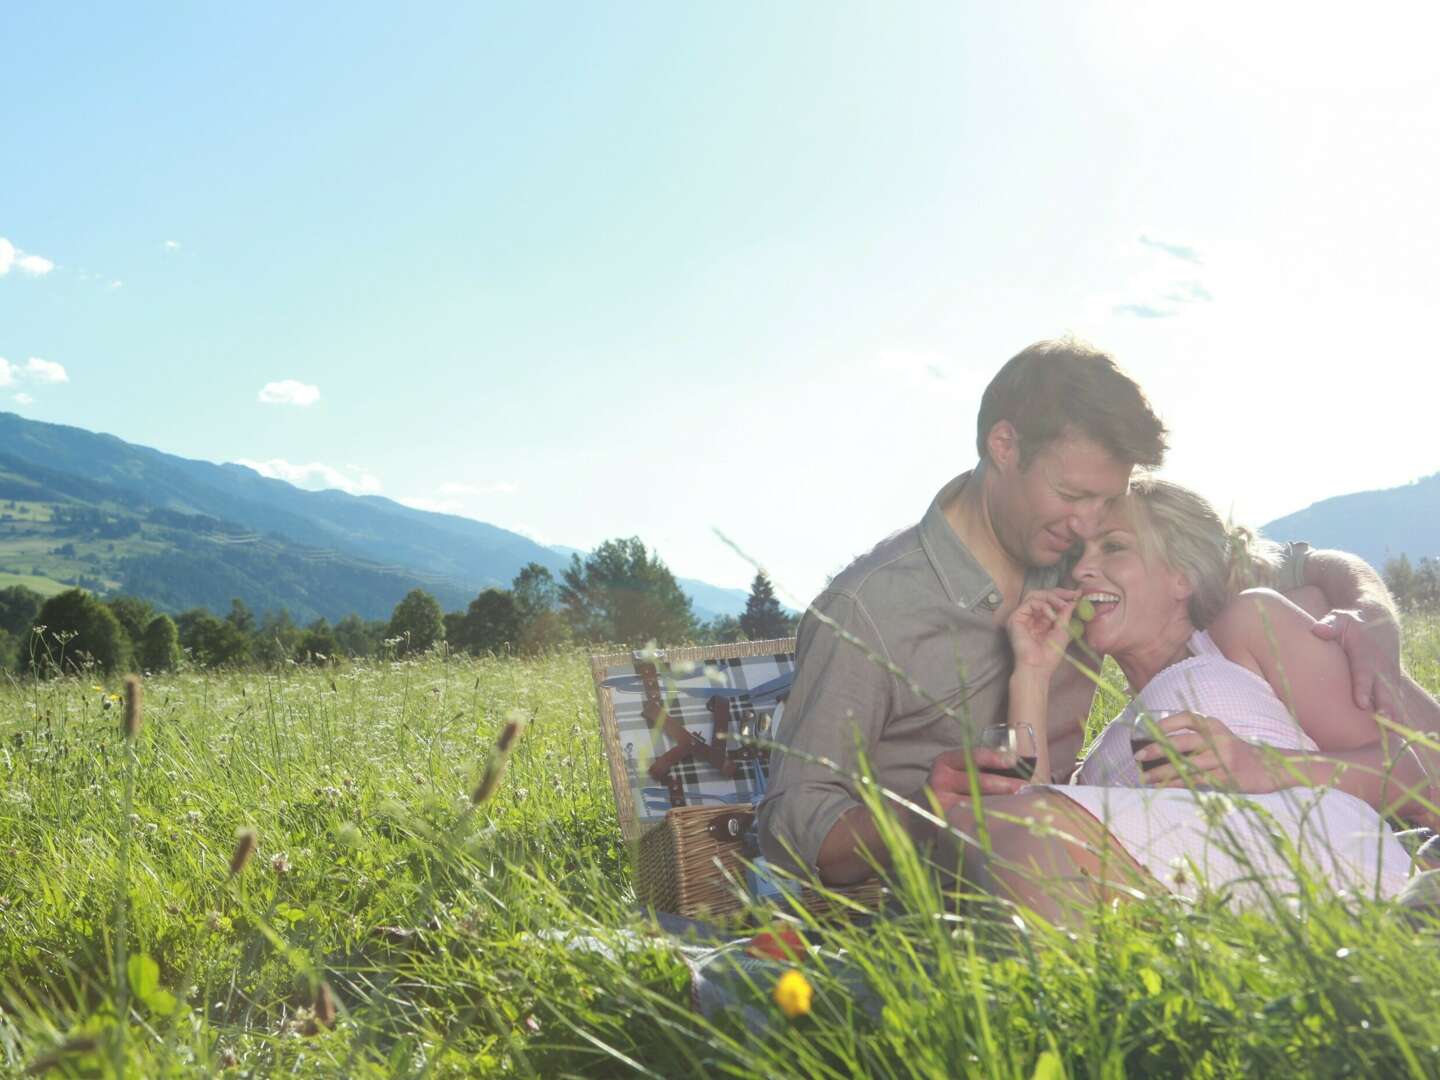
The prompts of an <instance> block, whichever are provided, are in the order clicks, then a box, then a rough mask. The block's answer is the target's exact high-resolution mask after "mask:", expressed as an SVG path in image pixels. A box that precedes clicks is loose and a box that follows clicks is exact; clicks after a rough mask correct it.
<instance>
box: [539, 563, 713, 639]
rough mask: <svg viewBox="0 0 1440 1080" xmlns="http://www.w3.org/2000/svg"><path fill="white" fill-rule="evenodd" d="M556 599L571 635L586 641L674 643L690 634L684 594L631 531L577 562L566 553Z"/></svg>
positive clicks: (691, 616)
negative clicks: (564, 569)
mask: <svg viewBox="0 0 1440 1080" xmlns="http://www.w3.org/2000/svg"><path fill="white" fill-rule="evenodd" d="M560 603H561V604H562V605H564V609H565V614H566V618H567V620H568V621H569V623H570V626H571V627H572V628H573V629H574V631H575V634H576V636H577V637H579V638H582V639H583V640H586V641H611V642H629V643H631V644H637V645H638V644H642V643H644V642H646V641H649V640H652V639H653V640H655V641H661V642H666V643H677V642H681V641H686V640H688V639H689V638H691V637H692V636H693V635H694V633H695V616H694V614H692V612H691V610H690V598H689V597H687V596H686V595H685V594H684V593H683V592H682V591H681V590H680V586H679V585H678V584H677V583H676V581H675V575H674V574H672V573H671V572H670V570H669V568H668V567H666V565H665V564H664V563H663V562H661V561H660V557H659V556H658V555H656V554H654V553H653V552H647V551H646V550H645V545H644V544H643V543H641V541H640V538H639V537H637V536H632V537H630V538H629V539H626V540H607V541H605V543H603V544H601V545H600V546H599V547H598V548H596V549H595V550H594V551H592V552H591V553H590V554H589V555H588V556H586V557H585V559H584V561H583V562H582V561H581V559H580V556H579V555H573V556H571V558H570V566H569V568H568V569H567V570H566V571H565V573H564V576H563V583H562V584H561V586H560Z"/></svg>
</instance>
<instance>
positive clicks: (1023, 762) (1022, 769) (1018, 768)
mask: <svg viewBox="0 0 1440 1080" xmlns="http://www.w3.org/2000/svg"><path fill="white" fill-rule="evenodd" d="M1036 760H1037V759H1036V758H1033V757H1026V756H1025V755H1024V754H1016V755H1015V766H1014V768H1010V769H986V770H985V771H986V772H992V773H994V774H995V775H996V776H1008V777H1010V778H1011V779H1014V780H1029V779H1030V778H1031V777H1032V776H1034V775H1035V764H1036Z"/></svg>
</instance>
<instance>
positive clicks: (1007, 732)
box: [977, 724, 1037, 781]
mask: <svg viewBox="0 0 1440 1080" xmlns="http://www.w3.org/2000/svg"><path fill="white" fill-rule="evenodd" d="M977 745H979V746H983V747H985V748H986V749H987V750H1002V751H1005V752H1007V753H1009V754H1011V755H1012V756H1013V757H1014V758H1015V764H1014V765H1013V766H1011V767H1010V768H1008V769H993V768H991V769H986V770H985V771H986V772H988V773H993V774H995V775H996V776H1009V777H1013V778H1014V779H1016V780H1027V781H1028V780H1029V779H1031V777H1033V776H1034V775H1035V765H1036V761H1037V759H1036V754H1035V729H1034V728H1032V727H1031V726H1030V725H1029V724H1016V725H1015V726H1013V727H1012V726H1011V725H1009V724H1001V725H997V726H995V727H987V728H982V729H981V731H980V739H979V742H978V744H977Z"/></svg>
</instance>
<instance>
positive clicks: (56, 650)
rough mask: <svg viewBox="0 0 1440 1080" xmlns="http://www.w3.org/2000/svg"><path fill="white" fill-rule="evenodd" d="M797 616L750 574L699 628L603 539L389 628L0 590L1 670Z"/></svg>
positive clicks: (252, 659)
mask: <svg viewBox="0 0 1440 1080" xmlns="http://www.w3.org/2000/svg"><path fill="white" fill-rule="evenodd" d="M795 621H796V620H795V617H794V616H792V615H790V614H788V613H787V612H786V611H785V610H784V608H782V607H781V606H780V602H779V600H778V599H776V596H775V591H774V588H773V587H772V586H771V583H770V581H769V579H768V578H767V577H766V576H765V574H764V573H763V572H760V573H757V574H756V575H755V579H754V581H753V582H752V583H751V587H750V595H749V597H748V598H747V600H746V606H745V611H744V613H743V614H742V615H740V616H739V617H738V618H737V617H735V616H728V615H727V616H720V617H718V618H715V619H710V620H701V619H699V618H697V617H696V615H695V613H694V611H693V610H692V607H691V603H690V599H689V597H687V596H686V595H685V593H684V592H683V590H681V588H680V586H679V584H678V583H677V582H676V580H675V576H674V575H673V574H672V573H671V572H670V570H669V568H668V567H666V566H665V564H664V563H663V562H662V561H661V560H660V558H659V556H658V555H656V554H655V553H654V552H652V551H648V550H647V549H646V547H645V545H644V544H643V543H642V542H641V541H640V540H639V538H637V537H629V538H627V539H619V540H608V541H606V542H605V543H603V544H601V545H600V546H599V547H598V548H596V549H595V550H594V551H593V552H591V553H590V554H589V555H587V556H585V557H584V558H581V556H579V555H575V556H572V557H571V560H570V565H569V566H568V567H567V568H566V569H565V570H564V571H563V572H562V573H561V575H560V577H559V579H558V580H557V579H556V578H555V576H554V575H553V574H552V573H551V572H550V570H549V569H547V568H546V567H544V566H541V565H540V564H539V563H533V562H532V563H530V564H528V565H527V566H525V567H524V568H523V569H521V571H520V573H519V574H517V575H516V576H515V579H514V580H513V581H512V582H511V584H510V587H509V588H508V589H501V588H489V589H485V590H483V591H482V592H481V593H479V595H477V596H476V597H475V599H473V600H471V601H470V603H469V605H468V606H467V607H466V609H465V610H464V611H451V612H446V611H444V610H443V609H442V607H441V604H440V602H439V601H438V600H437V599H436V598H435V597H434V596H432V595H431V594H430V593H428V592H426V591H425V590H424V589H418V588H417V589H412V590H411V591H410V592H409V593H407V594H406V595H405V597H404V598H403V599H401V600H400V602H399V603H398V604H396V605H395V608H394V610H393V611H392V612H391V615H390V618H389V619H388V620H386V619H364V618H362V617H361V616H359V615H356V614H350V615H347V616H345V617H344V618H343V619H341V620H339V621H338V622H336V623H334V624H331V623H330V622H329V621H328V620H326V619H323V618H321V619H316V620H314V621H313V622H311V623H309V624H307V625H304V626H300V625H297V624H296V623H295V622H294V621H293V620H292V619H291V618H290V615H289V614H288V613H287V612H286V611H284V610H283V609H281V610H279V611H273V612H267V613H265V614H264V615H257V614H256V613H255V612H254V611H252V610H251V609H250V607H249V606H248V605H247V604H246V603H245V602H244V601H243V600H240V599H238V598H237V599H234V600H232V601H231V604H230V610H229V611H228V612H225V613H224V614H217V613H215V612H213V611H211V610H209V609H208V608H204V607H195V608H191V609H190V610H188V611H183V612H180V613H179V614H176V615H171V614H169V613H167V612H164V611H160V610H158V609H157V608H156V607H155V605H154V604H152V603H151V602H149V601H147V600H144V599H142V598H140V597H136V596H129V595H115V596H108V597H100V596H97V595H95V594H94V593H91V592H87V591H85V590H83V589H69V590H67V591H65V592H62V593H59V594H57V595H55V596H52V597H50V598H48V599H46V598H44V597H42V596H41V595H40V594H39V593H37V592H35V591H34V590H33V589H29V588H26V587H25V586H23V585H13V586H10V587H8V588H4V589H0V661H3V662H4V663H5V664H6V666H7V667H8V668H9V669H11V670H18V671H22V672H36V673H41V674H44V673H52V672H59V671H70V670H82V669H85V668H88V667H94V668H96V669H98V670H100V671H103V672H112V671H117V670H128V669H139V670H144V671H150V672H158V671H173V670H175V669H176V668H178V667H179V666H181V665H182V664H188V665H190V666H194V667H200V668H221V667H245V666H258V667H275V666H278V665H281V664H286V663H291V662H293V663H307V664H318V663H327V662H329V661H332V660H335V659H339V658H342V657H350V658H356V659H359V658H365V657H379V656H404V655H413V654H416V653H424V652H429V651H431V650H436V649H441V648H443V649H445V650H447V651H448V652H451V653H465V654H469V655H477V656H478V655H485V654H535V653H540V652H545V651H547V650H551V649H558V648H564V647H566V646H569V645H592V646H593V645H600V644H605V643H614V644H619V643H626V644H630V645H641V644H644V643H645V642H647V641H652V640H653V641H658V642H661V643H663V644H667V645H674V644H681V643H702V644H706V643H718V642H729V641H758V640H763V639H766V638H776V637H786V636H788V635H790V634H792V633H794V629H795Z"/></svg>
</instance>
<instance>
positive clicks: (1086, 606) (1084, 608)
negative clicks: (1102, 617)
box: [1075, 596, 1095, 622]
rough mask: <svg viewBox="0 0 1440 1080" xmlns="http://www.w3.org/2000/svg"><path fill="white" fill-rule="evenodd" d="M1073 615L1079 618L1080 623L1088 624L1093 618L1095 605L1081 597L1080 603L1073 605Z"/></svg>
mask: <svg viewBox="0 0 1440 1080" xmlns="http://www.w3.org/2000/svg"><path fill="white" fill-rule="evenodd" d="M1075 614H1076V615H1079V616H1080V621H1081V622H1089V621H1090V620H1091V619H1093V618H1094V617H1095V605H1094V604H1093V603H1091V601H1090V600H1089V599H1088V598H1086V597H1083V596H1082V597H1081V598H1080V602H1079V603H1078V604H1076V605H1075Z"/></svg>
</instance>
